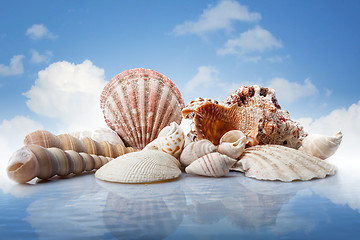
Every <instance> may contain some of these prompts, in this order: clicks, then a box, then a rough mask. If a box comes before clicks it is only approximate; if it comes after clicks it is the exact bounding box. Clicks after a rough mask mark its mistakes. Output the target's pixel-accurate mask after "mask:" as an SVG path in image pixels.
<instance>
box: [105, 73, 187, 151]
mask: <svg viewBox="0 0 360 240" xmlns="http://www.w3.org/2000/svg"><path fill="white" fill-rule="evenodd" d="M100 107H101V109H102V112H103V114H104V118H105V121H106V123H107V125H108V126H109V127H110V128H111V129H113V130H114V131H115V132H117V133H118V134H119V136H120V137H121V139H122V140H123V141H124V142H125V145H128V146H131V147H134V148H139V149H143V148H144V147H145V146H146V145H147V144H148V143H150V142H151V141H152V140H154V139H155V138H156V137H157V136H158V134H159V132H160V131H161V129H163V128H164V127H165V126H167V125H169V124H170V123H171V122H176V123H178V124H180V122H181V119H182V116H181V109H182V108H183V107H184V101H183V99H182V97H181V94H180V91H179V89H178V88H177V87H176V85H175V84H174V83H173V82H172V81H171V80H170V79H169V78H167V77H166V76H164V75H162V74H160V73H158V72H156V71H154V70H150V69H143V68H135V69H131V70H126V71H124V72H122V73H120V74H118V75H117V76H115V77H114V78H112V79H111V81H110V82H109V83H108V84H107V85H106V86H105V88H104V90H103V92H102V94H101V97H100Z"/></svg>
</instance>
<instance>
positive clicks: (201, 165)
mask: <svg viewBox="0 0 360 240" xmlns="http://www.w3.org/2000/svg"><path fill="white" fill-rule="evenodd" d="M235 163H236V160H235V159H233V158H230V157H228V156H226V155H224V154H220V153H218V152H214V153H209V154H206V155H205V156H202V157H200V158H199V159H197V160H196V161H194V162H192V163H191V164H190V165H189V166H187V167H186V168H185V171H186V172H187V173H189V174H194V175H202V176H208V177H222V176H225V175H226V174H228V172H229V170H230V167H231V166H232V165H234V164H235Z"/></svg>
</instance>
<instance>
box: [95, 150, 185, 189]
mask: <svg viewBox="0 0 360 240" xmlns="http://www.w3.org/2000/svg"><path fill="white" fill-rule="evenodd" d="M110 163H111V164H110ZM109 164H110V165H109ZM180 175H181V170H180V162H179V161H178V160H177V159H176V158H175V157H173V156H171V155H170V154H167V153H164V152H161V151H157V150H144V151H140V152H133V153H128V154H125V155H122V156H120V157H118V158H116V159H114V160H112V161H111V162H109V163H108V164H106V165H104V166H103V167H101V168H100V169H99V170H97V171H96V173H95V177H97V178H98V179H100V180H104V181H109V182H119V183H150V182H159V181H165V180H171V179H175V178H178V177H179V176H180Z"/></svg>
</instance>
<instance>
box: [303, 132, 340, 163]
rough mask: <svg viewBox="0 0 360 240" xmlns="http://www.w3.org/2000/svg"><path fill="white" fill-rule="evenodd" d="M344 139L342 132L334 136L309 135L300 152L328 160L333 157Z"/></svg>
mask: <svg viewBox="0 0 360 240" xmlns="http://www.w3.org/2000/svg"><path fill="white" fill-rule="evenodd" d="M342 137H343V135H342V133H341V132H338V133H336V134H335V135H334V136H325V135H320V134H309V135H308V136H307V137H305V138H304V139H303V140H302V145H301V147H300V148H299V150H300V151H303V152H306V153H308V154H310V155H313V156H315V157H318V158H321V159H326V158H329V157H331V156H332V155H333V154H334V153H335V152H336V150H337V149H338V148H339V146H340V143H341V140H342Z"/></svg>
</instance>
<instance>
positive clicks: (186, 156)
mask: <svg viewBox="0 0 360 240" xmlns="http://www.w3.org/2000/svg"><path fill="white" fill-rule="evenodd" d="M216 150H217V149H216V146H215V145H214V144H213V143H212V142H210V141H209V140H207V139H203V140H199V141H196V142H191V143H189V144H188V145H187V146H186V147H185V148H184V150H183V151H182V153H181V155H180V163H181V165H182V166H184V167H187V166H189V165H190V164H191V163H192V162H194V161H195V160H197V159H198V158H200V157H202V156H204V155H206V154H208V153H212V152H216Z"/></svg>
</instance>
